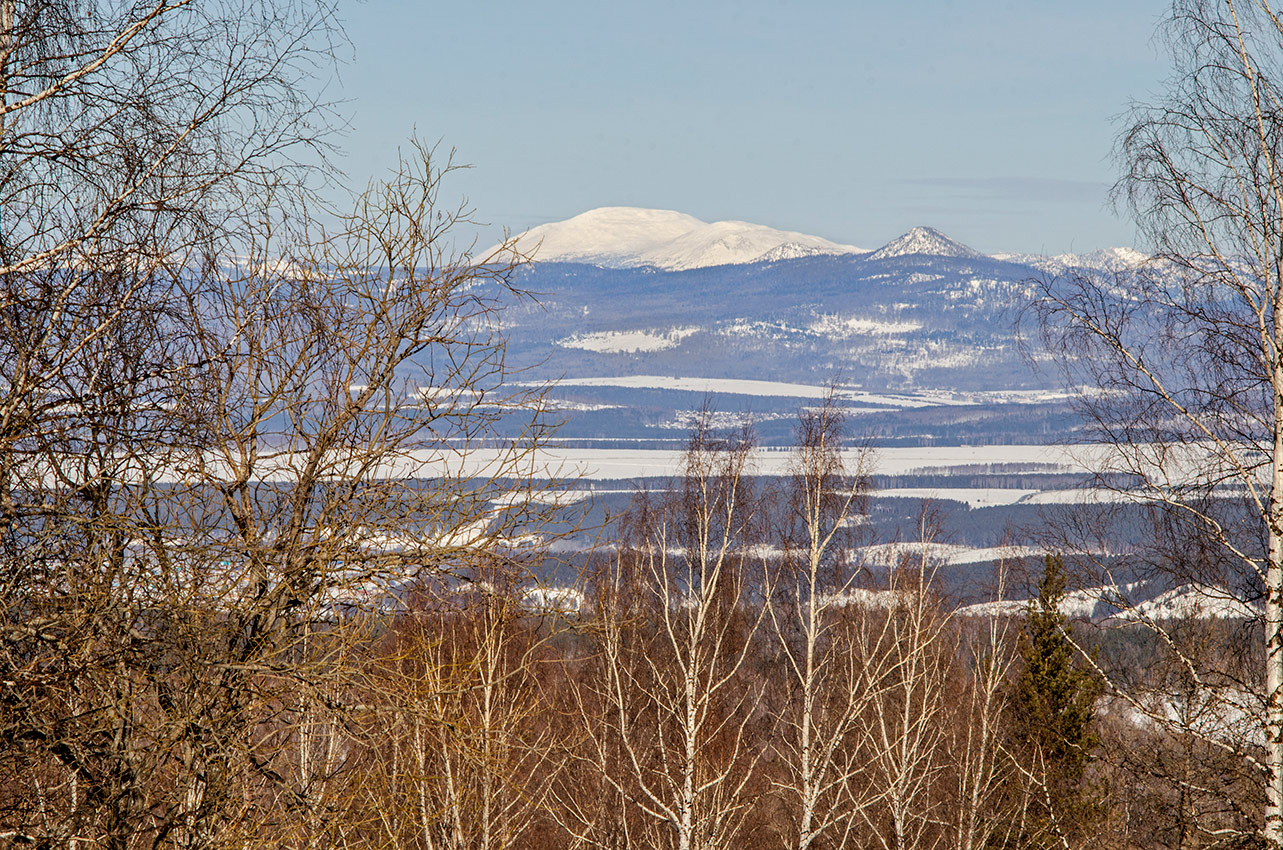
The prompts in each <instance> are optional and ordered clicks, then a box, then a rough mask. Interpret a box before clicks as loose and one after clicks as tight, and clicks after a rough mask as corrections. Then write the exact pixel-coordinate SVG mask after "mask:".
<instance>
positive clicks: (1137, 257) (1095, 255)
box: [993, 248, 1149, 275]
mask: <svg viewBox="0 0 1283 850" xmlns="http://www.w3.org/2000/svg"><path fill="white" fill-rule="evenodd" d="M993 257H994V259H995V260H1005V261H1007V262H1010V263H1020V264H1021V265H1026V266H1031V267H1033V268H1036V269H1039V270H1040V271H1044V272H1047V273H1048V274H1054V275H1056V274H1064V273H1065V272H1066V271H1069V270H1070V269H1091V270H1095V271H1105V272H1120V271H1125V270H1127V269H1134V268H1136V267H1138V266H1140V265H1142V264H1143V263H1145V261H1147V260H1148V259H1149V257H1148V256H1146V255H1145V254H1142V253H1141V252H1140V251H1137V250H1136V249H1135V248H1102V249H1100V250H1099V251H1091V252H1089V253H1086V254H1056V255H1055V256H1052V257H1048V256H1045V255H1042V254H994V255H993Z"/></svg>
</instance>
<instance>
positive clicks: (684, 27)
mask: <svg viewBox="0 0 1283 850" xmlns="http://www.w3.org/2000/svg"><path fill="white" fill-rule="evenodd" d="M1165 9H1166V4H1165V3H1162V2H1159V0H1140V2H1134V3H1127V4H1118V3H1110V2H1105V0H1085V2H1081V3H1076V4H1072V5H1064V4H1058V5H1051V4H1018V3H1014V2H1001V1H1000V0H977V2H973V3H960V2H949V0H924V2H922V3H918V4H913V5H912V6H904V5H895V4H882V3H874V2H870V1H869V0H860V2H854V3H838V2H828V0H806V1H805V2H798V3H792V4H788V5H787V6H781V5H779V4H770V3H764V2H731V0H714V2H706V3H701V4H699V5H698V7H696V8H691V7H689V6H686V5H681V4H677V3H673V2H670V0H662V2H656V3H652V4H646V5H644V6H641V5H636V4H591V3H586V2H559V3H556V4H525V3H516V2H510V0H500V1H499V2H489V3H473V4H446V5H444V6H442V5H432V6H431V7H428V6H423V5H421V4H418V3H412V2H406V0H384V2H375V3H369V4H365V5H362V6H360V7H355V8H352V9H350V10H349V13H348V14H349V17H348V21H347V26H348V32H349V35H350V37H351V39H352V42H353V47H354V57H353V60H352V62H351V64H349V65H348V66H347V67H346V68H345V69H344V71H343V75H342V77H343V87H342V91H341V93H339V94H338V97H341V98H343V99H345V100H346V104H345V106H344V107H343V108H344V109H345V110H347V111H348V112H349V114H350V120H351V128H352V129H351V130H350V132H349V133H348V135H347V136H346V137H345V138H344V139H343V140H342V146H343V147H344V148H345V151H346V153H345V155H344V156H342V157H340V159H339V160H338V164H339V165H340V167H342V168H343V169H344V171H345V172H346V173H347V177H348V179H349V181H350V182H351V183H352V184H353V185H363V184H364V183H365V182H366V181H367V180H368V179H370V178H374V177H378V176H381V175H382V174H384V173H386V170H387V168H389V167H390V165H391V164H392V162H393V160H394V158H395V152H396V149H397V147H398V146H403V145H404V144H405V141H406V139H407V138H408V137H409V136H410V134H411V133H417V134H418V135H419V136H420V137H421V138H423V139H427V140H440V143H441V145H442V148H443V149H444V150H449V149H450V148H455V149H457V151H458V159H459V161H461V162H465V163H469V164H471V165H472V166H473V168H472V170H470V171H468V172H466V173H465V174H463V175H460V176H459V177H458V179H455V180H454V181H453V182H452V183H450V184H449V185H448V187H447V191H448V192H453V193H458V194H466V195H467V196H468V198H469V200H470V201H471V203H472V205H473V206H475V207H476V209H477V211H478V217H479V218H480V219H481V220H483V221H486V222H489V223H490V224H491V225H492V226H491V227H489V228H486V229H484V230H483V231H482V232H481V233H480V234H479V236H478V239H479V244H481V245H484V244H489V242H490V241H493V238H494V237H497V236H498V235H499V234H500V233H501V231H502V229H503V228H507V229H509V230H511V231H514V232H521V231H524V230H526V229H527V228H529V227H533V226H536V225H539V224H543V223H547V222H553V221H560V220H564V219H567V218H570V217H572V216H575V215H577V214H579V213H582V212H584V211H586V210H589V209H593V208H597V207H603V206H636V207H649V208H657V209H668V210H676V211H679V212H682V213H686V214H689V215H692V216H695V217H697V218H700V219H703V220H705V221H719V220H727V219H729V220H740V221H750V222H754V223H759V224H763V225H766V226H769V227H774V228H779V229H784V230H793V231H800V232H803V233H808V234H814V235H816V236H819V237H823V238H825V239H828V240H832V241H834V242H839V243H845V244H855V245H864V246H877V245H880V244H883V243H885V242H887V241H888V240H890V239H892V238H894V237H896V236H897V235H899V234H901V233H904V232H905V231H907V230H909V229H910V228H912V227H914V226H918V225H929V226H932V227H936V228H938V229H940V230H942V231H944V232H945V233H948V234H949V235H950V236H952V237H954V238H956V239H958V240H960V241H962V242H965V243H967V244H969V245H972V246H974V247H975V248H977V249H978V250H981V251H984V252H988V253H992V252H999V251H1021V252H1030V253H1045V254H1056V253H1061V252H1066V251H1090V250H1093V249H1095V248H1102V247H1107V246H1114V245H1132V244H1135V242H1136V237H1135V231H1134V227H1133V226H1132V224H1131V222H1130V221H1129V220H1127V218H1126V217H1125V216H1121V217H1120V216H1118V215H1116V214H1115V213H1114V211H1113V210H1112V208H1111V207H1110V206H1109V203H1108V197H1107V196H1108V190H1109V187H1110V186H1111V185H1112V184H1113V182H1114V180H1115V178H1116V176H1117V169H1116V166H1115V164H1114V162H1113V160H1112V158H1111V151H1112V148H1113V144H1114V138H1115V135H1116V132H1117V122H1116V121H1115V120H1113V119H1114V118H1115V117H1116V116H1118V115H1120V114H1121V113H1123V112H1124V111H1125V110H1126V109H1127V106H1128V104H1129V103H1130V102H1132V101H1134V100H1145V99H1146V98H1148V97H1149V96H1150V94H1151V93H1152V92H1155V91H1158V90H1159V89H1160V87H1161V84H1162V80H1163V79H1164V77H1165V76H1166V75H1167V73H1168V67H1167V59H1166V56H1165V55H1164V53H1163V50H1162V48H1161V45H1159V44H1157V43H1156V42H1155V28H1156V26H1157V24H1158V21H1159V19H1160V17H1161V15H1162V14H1163V12H1164V11H1165ZM358 11H359V12H361V13H363V14H357V12H358ZM1138 247H1143V246H1138Z"/></svg>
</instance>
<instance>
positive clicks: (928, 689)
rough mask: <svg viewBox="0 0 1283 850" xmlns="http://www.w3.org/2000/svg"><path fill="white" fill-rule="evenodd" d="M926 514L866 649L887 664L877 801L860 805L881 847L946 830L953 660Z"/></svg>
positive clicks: (875, 744) (873, 727)
mask: <svg viewBox="0 0 1283 850" xmlns="http://www.w3.org/2000/svg"><path fill="white" fill-rule="evenodd" d="M932 541H933V534H932V531H931V529H930V527H929V524H928V522H927V521H926V519H925V517H924V521H923V524H922V528H921V541H920V542H919V543H916V544H913V548H914V549H916V550H917V551H916V553H914V552H909V553H906V554H905V555H904V557H903V558H902V559H901V560H900V562H899V563H898V564H897V565H896V566H895V567H894V568H893V569H892V571H891V573H890V576H889V579H888V583H887V592H888V597H887V598H888V601H887V604H886V608H885V610H884V611H881V612H878V613H879V614H880V615H881V616H882V617H883V618H884V622H885V627H884V628H883V629H880V630H877V631H876V635H877V640H876V641H875V642H874V643H873V644H872V645H870V646H869V647H868V648H866V649H865V652H866V653H867V655H868V656H869V657H870V658H873V659H879V660H880V661H881V662H882V663H885V664H887V665H889V667H890V671H889V675H888V676H887V677H886V678H887V682H886V683H885V684H884V685H883V686H882V687H881V688H880V689H879V692H878V693H877V695H876V698H875V699H873V700H872V705H871V706H870V712H869V724H870V729H869V732H868V735H869V743H868V752H869V760H870V762H871V767H872V774H873V784H874V786H875V788H876V789H877V792H878V797H879V800H878V805H877V806H869V805H862V806H860V808H859V809H858V811H859V815H860V817H861V818H862V819H863V820H864V822H865V824H866V825H867V827H868V829H869V830H870V832H871V833H872V834H873V836H874V839H875V840H876V841H877V842H878V844H879V846H881V847H884V848H886V850H928V848H933V847H936V846H939V844H941V843H942V842H943V841H944V840H945V835H946V831H945V830H944V829H943V826H944V824H945V818H944V811H943V807H942V805H941V804H942V802H943V799H942V798H943V795H942V794H941V791H942V790H943V788H944V782H943V780H944V771H945V769H946V767H947V757H948V753H947V750H946V743H947V733H946V728H945V718H946V692H947V685H948V673H949V667H950V665H951V662H952V660H953V658H954V650H955V648H954V646H953V645H952V638H953V634H952V631H951V629H950V617H949V615H948V614H947V613H946V612H945V611H943V610H942V609H941V607H940V604H939V602H938V600H937V599H936V598H935V595H934V594H933V592H932V590H931V579H932V577H933V575H934V573H935V569H936V567H937V564H936V561H935V555H934V553H933V552H932Z"/></svg>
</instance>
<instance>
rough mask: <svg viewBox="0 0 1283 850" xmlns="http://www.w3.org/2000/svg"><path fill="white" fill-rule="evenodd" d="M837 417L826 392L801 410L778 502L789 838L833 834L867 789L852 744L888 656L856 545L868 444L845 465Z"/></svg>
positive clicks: (810, 840) (781, 737) (841, 832)
mask: <svg viewBox="0 0 1283 850" xmlns="http://www.w3.org/2000/svg"><path fill="white" fill-rule="evenodd" d="M843 424H844V423H843V417H842V413H841V410H840V409H839V408H838V407H837V405H836V403H835V400H834V399H833V397H832V396H831V395H830V397H829V398H828V399H827V400H826V402H825V404H824V405H823V406H821V407H820V408H819V409H817V410H804V411H803V412H802V414H801V419H800V421H799V423H798V428H797V447H796V449H795V451H796V453H797V456H796V459H795V461H794V464H795V468H794V470H793V472H792V475H791V476H790V478H789V485H788V493H787V499H786V505H785V508H784V510H785V511H786V512H787V513H786V515H785V517H784V521H785V523H786V527H785V528H784V529H782V540H783V542H784V546H783V547H782V553H781V555H782V557H781V568H782V569H781V575H780V576H779V578H778V579H777V581H775V582H774V583H773V584H774V586H775V588H776V601H775V604H773V605H772V606H771V607H770V608H769V613H770V618H769V619H770V623H771V626H772V629H771V631H772V633H773V635H774V637H775V639H776V641H777V642H778V644H779V647H780V653H781V656H782V658H781V662H782V664H783V666H784V669H785V673H786V674H787V681H788V684H789V687H788V688H787V690H786V695H785V696H784V697H783V698H782V700H781V703H780V708H779V713H780V717H779V727H778V732H777V736H778V741H779V743H778V744H777V748H778V750H779V761H780V762H781V763H782V764H783V765H784V769H785V770H786V775H785V776H784V777H783V778H781V779H777V780H776V782H777V783H778V786H779V787H778V791H779V793H780V794H781V795H782V796H783V797H784V799H785V809H786V811H787V812H788V813H789V817H790V820H791V832H789V833H788V834H787V838H786V840H787V842H788V844H789V846H792V847H796V848H798V850H806V848H809V847H811V846H812V845H815V844H816V843H817V842H818V843H820V844H826V843H828V842H831V841H832V842H837V843H839V844H840V843H842V842H843V841H844V840H845V839H846V837H848V836H849V835H850V834H851V830H852V829H853V827H856V826H857V825H860V823H859V818H858V812H859V811H860V810H861V809H862V808H863V807H864V806H865V805H867V804H869V803H870V802H871V799H872V798H874V797H875V796H876V795H875V794H873V793H870V792H872V790H873V786H874V783H873V782H872V777H871V776H870V775H869V770H868V765H867V763H866V761H865V760H866V758H867V755H868V754H867V752H866V751H865V749H864V748H862V747H861V746H860V744H861V743H862V742H863V741H864V739H865V732H866V730H865V724H866V723H867V719H868V717H867V712H868V711H869V708H870V706H871V704H872V701H873V700H875V699H876V698H877V697H878V694H879V689H880V688H882V687H885V685H886V681H885V678H886V676H887V674H888V672H889V665H888V664H886V663H884V662H886V661H888V656H887V655H886V654H885V653H881V652H878V651H876V646H877V644H878V643H879V641H878V639H877V638H878V636H877V633H876V631H874V630H872V629H871V627H872V626H873V624H872V622H871V620H870V619H869V618H866V617H864V616H863V613H864V611H863V606H862V605H861V604H860V603H861V594H863V593H864V592H865V591H864V589H863V588H862V587H860V586H859V585H858V584H857V580H858V578H859V576H860V573H861V564H860V563H859V562H858V561H857V560H856V555H855V552H854V551H853V546H854V542H855V540H856V533H857V530H858V523H859V522H860V521H862V520H863V519H864V518H865V514H866V511H867V493H868V488H869V481H868V476H869V471H868V468H867V464H868V456H869V455H868V453H867V452H866V453H864V454H862V455H861V456H860V461H859V466H858V468H857V469H856V470H855V471H853V472H850V473H848V472H847V471H846V469H845V468H844V465H843V460H842V437H843V433H842V432H843ZM885 622H886V621H885V620H884V621H882V623H883V625H885ZM864 650H873V651H872V652H871V653H866V652H864Z"/></svg>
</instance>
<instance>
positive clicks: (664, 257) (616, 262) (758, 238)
mask: <svg viewBox="0 0 1283 850" xmlns="http://www.w3.org/2000/svg"><path fill="white" fill-rule="evenodd" d="M518 246H519V248H520V249H521V250H523V251H534V250H536V246H538V248H537V251H536V256H535V259H536V260H545V261H551V262H558V261H560V262H580V263H592V264H594V265H599V266H606V267H611V268H631V267H639V266H653V267H655V268H660V269H664V270H667V271H674V270H679V269H694V268H702V267H706V266H719V265H730V264H738V263H757V262H769V261H772V260H780V259H790V258H793V257H802V256H808V255H811V254H855V253H864V252H863V251H861V250H860V249H859V248H856V247H854V246H851V245H840V244H837V243H835V242H830V241H828V240H827V239H821V238H820V237H818V236H808V235H806V234H804V233H794V232H792V231H788V230H776V229H774V228H771V227H766V226H764V225H760V224H751V223H749V222H745V221H715V222H712V223H711V224H710V223H708V222H705V221H701V220H700V219H698V218H695V217H694V216H689V215H686V214H684V213H679V212H673V211H671V210H651V209H640V208H637V207H601V208H599V209H595V210H589V211H588V212H585V213H580V214H579V215H577V216H575V217H573V218H569V219H566V220H565V221H558V222H552V223H550V224H541V225H539V226H538V227H534V228H531V229H530V230H528V231H526V233H524V234H522V235H521V236H520V237H518Z"/></svg>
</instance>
